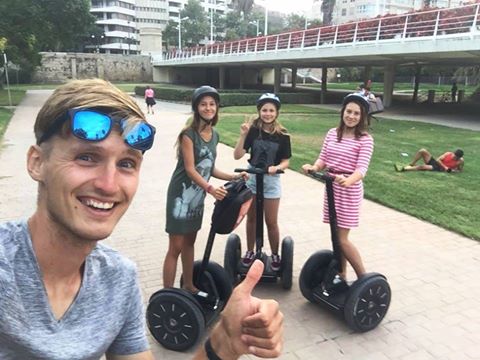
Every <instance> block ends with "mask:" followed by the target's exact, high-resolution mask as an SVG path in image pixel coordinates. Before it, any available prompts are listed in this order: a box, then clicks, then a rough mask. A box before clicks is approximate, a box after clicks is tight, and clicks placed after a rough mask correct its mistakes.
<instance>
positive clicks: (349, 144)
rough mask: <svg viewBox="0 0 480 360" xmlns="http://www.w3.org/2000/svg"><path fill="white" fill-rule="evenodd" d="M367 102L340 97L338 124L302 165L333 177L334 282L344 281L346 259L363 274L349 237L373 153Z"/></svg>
mask: <svg viewBox="0 0 480 360" xmlns="http://www.w3.org/2000/svg"><path fill="white" fill-rule="evenodd" d="M368 108H369V105H368V101H367V100H366V99H365V98H364V97H363V96H361V95H359V94H355V93H354V94H350V95H347V96H346V97H345V99H344V100H343V106H342V110H341V115H340V124H339V125H338V127H336V128H333V129H330V130H329V131H328V133H327V135H326V137H325V140H324V143H323V147H322V150H321V152H320V155H319V157H318V159H317V161H316V162H315V163H314V164H313V165H311V164H305V165H303V166H302V170H303V171H304V173H308V172H311V171H314V172H317V171H321V170H325V171H327V172H328V174H330V175H331V176H334V177H335V181H334V183H333V188H334V194H335V207H336V212H337V232H338V240H339V242H340V247H341V249H342V259H341V264H340V265H341V272H340V274H339V275H340V277H339V278H338V279H336V280H337V282H339V283H340V282H342V283H343V282H345V280H346V262H347V261H348V262H349V263H350V265H351V266H352V267H353V269H354V270H355V273H356V275H357V278H360V277H361V276H362V275H363V274H364V273H365V267H364V265H363V262H362V258H361V256H360V252H359V251H358V250H357V248H356V247H355V245H354V244H353V243H352V242H351V241H350V240H349V234H350V229H351V228H354V227H358V224H359V214H360V205H361V202H362V199H363V182H362V179H363V178H364V177H365V175H366V173H367V170H368V166H369V163H370V158H371V156H372V153H373V138H372V137H371V136H370V134H368V132H367V130H366V129H367V123H368V120H367V118H368ZM323 221H324V222H326V223H328V222H329V218H328V202H327V196H326V194H325V199H324V206H323Z"/></svg>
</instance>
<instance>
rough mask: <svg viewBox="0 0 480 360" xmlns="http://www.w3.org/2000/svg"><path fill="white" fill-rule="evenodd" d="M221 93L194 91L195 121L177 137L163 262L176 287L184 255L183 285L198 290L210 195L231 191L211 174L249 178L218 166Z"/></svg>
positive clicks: (205, 88)
mask: <svg viewBox="0 0 480 360" xmlns="http://www.w3.org/2000/svg"><path fill="white" fill-rule="evenodd" d="M219 103H220V95H219V94H218V92H217V90H216V89H214V88H213V87H210V86H202V87H199V88H197V89H196V90H195V91H194V92H193V96H192V110H193V119H192V121H191V122H190V123H189V124H188V125H187V126H186V127H185V128H184V129H183V130H182V131H181V132H180V135H179V136H178V139H177V157H178V162H177V166H176V168H175V170H174V172H173V175H172V178H171V180H170V184H169V186H168V193H167V212H166V215H167V222H166V227H165V230H166V232H167V233H168V234H169V239H170V240H169V247H168V251H167V254H166V256H165V261H164V263H163V286H164V287H173V285H174V281H175V274H176V269H177V261H178V257H179V256H180V255H181V257H182V266H183V287H184V288H185V289H186V290H188V291H190V292H192V293H196V292H197V291H198V289H197V288H196V287H195V286H194V284H193V262H194V245H195V240H196V237H197V232H198V230H200V228H201V226H202V219H203V209H204V201H205V196H206V194H210V195H212V196H213V197H214V198H215V199H216V200H222V199H223V198H224V197H225V195H226V194H227V191H226V190H225V188H224V187H223V186H219V187H214V186H213V185H212V184H210V183H209V182H208V181H209V179H210V177H211V176H213V177H215V178H217V179H222V180H227V181H230V180H235V179H238V178H240V177H245V178H246V177H248V176H247V174H246V173H240V174H228V173H225V172H223V171H221V170H220V169H218V168H217V167H215V159H216V157H217V144H218V142H219V135H218V133H217V131H216V130H215V128H214V127H215V125H216V124H217V122H218V108H219Z"/></svg>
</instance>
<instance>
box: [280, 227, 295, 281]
mask: <svg viewBox="0 0 480 360" xmlns="http://www.w3.org/2000/svg"><path fill="white" fill-rule="evenodd" d="M281 271H282V287H283V288H284V289H285V290H290V289H291V288H292V276H293V240H292V238H291V237H290V236H286V237H285V238H284V239H283V240H282V267H281Z"/></svg>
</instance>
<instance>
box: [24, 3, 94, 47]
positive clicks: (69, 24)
mask: <svg viewBox="0 0 480 360" xmlns="http://www.w3.org/2000/svg"><path fill="white" fill-rule="evenodd" d="M35 2H36V3H37V4H38V6H39V8H40V9H41V10H40V12H39V14H38V17H37V18H36V19H35V21H40V22H42V23H43V28H42V31H41V32H39V33H37V38H38V41H39V45H40V48H41V50H42V51H69V50H73V51H75V50H80V49H83V43H84V42H85V41H89V40H87V39H88V38H89V37H90V35H91V34H92V31H93V28H94V27H97V26H96V25H95V20H96V18H95V17H94V16H93V15H92V14H90V1H89V0H36V1H35ZM32 20H33V19H32Z"/></svg>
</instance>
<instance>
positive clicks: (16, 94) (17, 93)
mask: <svg viewBox="0 0 480 360" xmlns="http://www.w3.org/2000/svg"><path fill="white" fill-rule="evenodd" d="M10 96H11V98H12V105H13V106H16V105H18V104H19V103H20V101H22V99H23V97H24V96H25V90H19V89H10ZM8 105H10V100H9V98H8V91H7V90H5V89H0V106H8Z"/></svg>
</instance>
